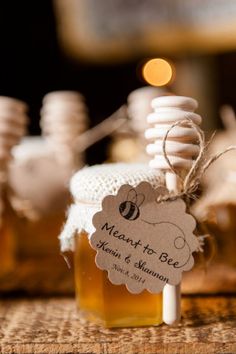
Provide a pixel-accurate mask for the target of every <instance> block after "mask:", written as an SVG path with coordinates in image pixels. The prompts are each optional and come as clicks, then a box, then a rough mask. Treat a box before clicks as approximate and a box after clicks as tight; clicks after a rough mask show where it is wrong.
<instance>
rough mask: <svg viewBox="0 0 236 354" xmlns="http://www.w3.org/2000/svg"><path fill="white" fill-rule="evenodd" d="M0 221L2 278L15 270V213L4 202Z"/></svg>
mask: <svg viewBox="0 0 236 354" xmlns="http://www.w3.org/2000/svg"><path fill="white" fill-rule="evenodd" d="M4 204H5V205H4V211H3V214H2V215H1V222H0V279H1V278H2V277H4V276H7V275H8V274H9V273H10V272H11V271H13V269H14V266H15V234H14V230H13V228H12V223H13V213H12V210H11V208H10V207H9V206H8V203H4Z"/></svg>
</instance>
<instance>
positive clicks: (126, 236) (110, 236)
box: [90, 182, 199, 294]
mask: <svg viewBox="0 0 236 354" xmlns="http://www.w3.org/2000/svg"><path fill="white" fill-rule="evenodd" d="M167 193H168V190H167V189H166V188H164V187H159V188H157V189H154V188H153V187H152V186H151V185H150V184H149V183H148V182H142V183H140V184H139V185H138V186H137V187H136V188H133V187H132V186H130V185H127V184H126V185H123V186H121V188H120V189H119V191H118V193H117V195H115V196H112V195H108V196H107V197H105V198H104V199H103V201H102V211H99V212H98V213H96V214H95V215H94V217H93V225H94V227H95V229H96V231H95V232H94V233H93V234H92V235H91V238H90V244H91V246H92V248H94V249H95V250H96V251H97V254H96V259H95V261H96V265H97V267H98V268H100V269H102V270H106V271H107V272H108V278H109V280H110V281H111V283H112V284H116V285H120V284H125V285H126V287H127V289H128V291H129V292H131V293H133V294H138V293H140V292H141V291H143V290H144V289H146V290H148V291H149V292H151V293H159V292H160V291H162V289H163V287H164V286H165V285H166V284H167V283H168V284H172V285H177V284H178V283H180V281H181V278H182V272H183V271H188V270H190V269H191V268H192V267H193V265H194V259H193V256H192V253H193V252H195V251H197V250H198V247H199V242H198V239H197V237H196V235H194V233H193V231H194V229H195V227H196V221H195V219H194V218H193V217H192V215H190V214H188V213H187V212H186V204H185V202H184V201H183V200H182V199H180V198H177V199H176V200H171V201H170V200H169V201H168V200H167V201H162V202H158V201H157V199H158V197H160V196H163V195H165V194H167Z"/></svg>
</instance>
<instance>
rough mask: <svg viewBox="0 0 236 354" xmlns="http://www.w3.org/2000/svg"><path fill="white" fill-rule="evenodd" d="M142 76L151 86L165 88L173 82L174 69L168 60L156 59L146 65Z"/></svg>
mask: <svg viewBox="0 0 236 354" xmlns="http://www.w3.org/2000/svg"><path fill="white" fill-rule="evenodd" d="M142 75H143V78H144V80H145V81H147V83H149V84H150V85H153V86H164V85H166V84H168V83H169V82H170V81H171V79H172V76H173V69H172V66H171V64H170V63H169V62H168V61H167V60H165V59H161V58H155V59H151V60H149V61H147V62H146V63H145V64H144V66H143V68H142Z"/></svg>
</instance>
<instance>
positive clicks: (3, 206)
mask: <svg viewBox="0 0 236 354" xmlns="http://www.w3.org/2000/svg"><path fill="white" fill-rule="evenodd" d="M27 109H28V107H27V105H26V104H25V103H24V102H22V101H20V100H18V99H15V98H11V97H5V96H0V119H1V126H0V284H2V282H3V280H4V279H6V278H7V277H8V275H9V274H10V273H12V272H13V271H14V267H15V262H16V237H15V232H14V231H15V229H14V225H15V216H16V215H15V213H14V210H13V208H12V205H11V201H10V199H11V198H10V196H11V195H12V193H11V191H10V189H9V183H8V182H9V181H8V177H9V176H8V172H9V171H8V170H9V162H10V160H11V158H12V154H11V152H12V148H13V147H14V145H16V144H17V143H18V142H19V140H20V139H21V137H22V136H23V135H24V134H25V126H26V123H27V121H28V117H27V114H26V113H27ZM0 287H1V286H0Z"/></svg>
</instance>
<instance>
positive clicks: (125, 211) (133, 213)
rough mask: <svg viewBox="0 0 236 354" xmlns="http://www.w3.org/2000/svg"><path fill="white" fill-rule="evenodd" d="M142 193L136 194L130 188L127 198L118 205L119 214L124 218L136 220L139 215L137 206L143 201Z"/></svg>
mask: <svg viewBox="0 0 236 354" xmlns="http://www.w3.org/2000/svg"><path fill="white" fill-rule="evenodd" d="M144 199H145V197H144V195H143V194H137V192H136V191H135V189H133V188H132V189H130V190H129V192H128V194H127V200H125V201H124V202H122V203H121V204H120V206H119V211H120V215H121V216H123V218H125V219H126V220H130V221H133V220H136V219H137V218H138V217H139V215H140V210H139V207H140V206H141V204H142V203H143V202H144Z"/></svg>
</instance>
